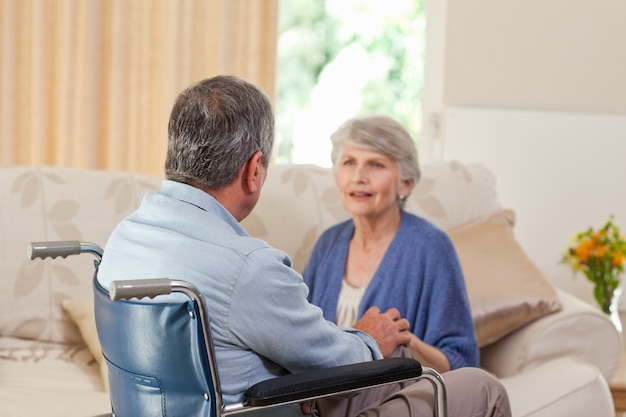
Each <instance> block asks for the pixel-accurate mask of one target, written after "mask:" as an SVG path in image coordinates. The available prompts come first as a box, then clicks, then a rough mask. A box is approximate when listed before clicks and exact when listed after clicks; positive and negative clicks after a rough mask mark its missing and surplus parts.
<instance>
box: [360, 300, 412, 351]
mask: <svg viewBox="0 0 626 417" xmlns="http://www.w3.org/2000/svg"><path fill="white" fill-rule="evenodd" d="M352 327H354V328H355V329H358V330H361V331H363V332H365V333H367V334H369V335H370V336H372V337H373V338H374V340H376V343H378V347H379V348H380V351H381V352H382V354H383V356H384V357H388V356H389V355H390V354H391V353H392V352H393V351H394V349H395V348H396V347H398V346H400V345H405V346H408V345H409V343H410V342H411V333H410V332H409V321H408V320H407V319H403V318H402V317H401V316H400V312H399V311H398V310H397V309H395V308H390V309H389V310H387V311H386V312H384V313H381V312H380V310H379V309H378V307H370V308H369V309H368V310H367V311H366V312H365V314H363V317H361V319H360V320H359V321H357V322H356V323H354V326H352Z"/></svg>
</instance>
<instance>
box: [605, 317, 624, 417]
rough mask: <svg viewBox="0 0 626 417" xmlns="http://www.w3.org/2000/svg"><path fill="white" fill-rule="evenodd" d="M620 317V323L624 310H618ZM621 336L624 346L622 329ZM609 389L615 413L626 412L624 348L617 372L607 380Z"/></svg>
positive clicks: (622, 319)
mask: <svg viewBox="0 0 626 417" xmlns="http://www.w3.org/2000/svg"><path fill="white" fill-rule="evenodd" d="M620 319H621V321H622V323H626V312H622V311H620ZM622 336H623V337H624V346H626V335H624V330H622ZM609 389H610V390H611V395H612V396H613V403H614V404H615V411H616V412H617V413H624V412H626V350H625V351H624V352H623V353H622V359H621V360H620V363H619V368H618V369H617V372H616V373H615V375H614V376H613V378H611V380H610V381H609ZM619 415H621V414H619Z"/></svg>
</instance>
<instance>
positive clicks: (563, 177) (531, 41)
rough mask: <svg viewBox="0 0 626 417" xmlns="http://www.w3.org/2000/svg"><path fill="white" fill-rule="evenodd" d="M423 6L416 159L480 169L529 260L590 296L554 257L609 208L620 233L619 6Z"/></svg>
mask: <svg viewBox="0 0 626 417" xmlns="http://www.w3.org/2000/svg"><path fill="white" fill-rule="evenodd" d="M428 1H429V0H427V2H428ZM430 1H431V8H430V10H434V11H435V13H433V16H428V18H427V19H431V17H433V18H434V19H435V23H434V24H433V26H432V27H431V31H430V32H428V36H430V38H429V39H427V50H426V53H427V55H426V59H427V60H428V57H429V48H430V54H431V56H435V57H436V58H437V60H436V62H435V65H434V69H431V70H430V71H427V72H426V80H425V82H426V86H425V90H428V95H426V96H425V100H427V102H425V103H424V108H425V109H426V112H427V113H426V114H425V115H424V117H425V123H426V126H425V132H426V135H425V137H423V140H425V141H426V142H427V146H426V149H427V150H428V151H427V152H425V153H423V154H422V156H424V157H426V158H424V159H428V157H434V158H443V159H451V158H454V159H459V160H461V161H464V162H469V161H479V162H483V163H485V164H486V165H487V166H489V167H490V168H491V169H492V170H493V171H494V172H495V173H496V175H497V177H498V187H499V192H500V195H501V198H502V201H503V203H504V205H506V206H508V207H510V208H513V209H514V210H515V211H516V212H517V215H518V222H517V226H516V228H515V233H516V235H517V237H518V238H519V240H520V243H521V244H522V246H524V248H525V249H526V250H527V252H528V253H529V255H530V256H531V258H532V259H533V260H534V261H535V262H536V263H537V264H538V266H539V267H540V268H541V269H542V270H543V271H544V273H545V274H546V275H547V276H548V278H549V279H550V280H552V281H553V282H554V283H556V284H557V285H559V286H561V287H563V288H565V289H567V290H569V291H571V292H573V293H575V294H576V295H578V296H580V297H582V298H584V299H587V300H592V298H591V294H590V289H589V285H590V284H588V283H586V282H585V280H584V278H582V277H578V278H572V276H571V273H570V272H569V270H568V269H567V268H566V267H564V266H562V265H559V264H558V260H559V255H560V252H561V251H562V250H563V249H564V248H565V245H566V244H567V242H568V240H569V239H570V237H571V236H572V234H573V233H574V232H576V231H578V230H580V229H582V228H585V227H588V226H599V225H600V224H601V223H602V222H603V221H604V220H606V218H607V217H608V215H609V214H611V213H614V214H615V216H616V218H617V221H618V223H619V224H620V225H621V226H622V228H624V229H626V25H625V24H624V22H626V1H623V0H600V1H597V2H589V1H586V0H527V1H525V2H512V1H502V0H474V1H470V2H468V1H464V0H430ZM432 2H437V3H438V5H437V7H432ZM427 11H428V7H427ZM428 21H430V22H432V20H428ZM428 21H427V22H428ZM433 48H434V49H433ZM433 50H434V52H433ZM432 81H434V82H432ZM429 82H432V83H431V84H430V85H429ZM425 92H426V91H425ZM432 120H435V121H436V120H439V126H435V125H434V124H432V123H431V124H430V125H428V124H429V123H430V122H431V121H432ZM622 304H624V302H623V303H622Z"/></svg>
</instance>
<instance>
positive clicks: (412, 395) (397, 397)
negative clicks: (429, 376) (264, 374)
mask: <svg viewBox="0 0 626 417" xmlns="http://www.w3.org/2000/svg"><path fill="white" fill-rule="evenodd" d="M396 352H397V354H396V353H395V352H394V355H393V356H407V355H410V351H409V350H408V349H401V350H400V351H398V350H397V351H396ZM441 376H442V377H443V380H444V383H445V385H446V395H447V405H448V417H510V416H511V406H510V404H509V397H508V395H507V392H506V390H505V389H504V386H503V385H502V384H501V383H500V381H498V380H497V379H496V378H494V377H493V376H492V375H491V374H489V373H487V372H485V371H483V370H482V369H479V368H461V369H456V370H453V371H449V372H445V373H443V374H442V375H441ZM434 401H435V400H434V391H433V385H432V383H431V382H430V381H427V380H420V381H417V382H414V383H410V382H409V383H404V384H391V385H386V386H382V387H377V388H372V389H369V390H366V391H363V392H362V393H360V394H359V395H357V396H355V397H352V398H337V397H330V398H322V399H319V400H317V410H318V413H319V416H320V417H356V416H363V417H374V416H377V417H418V416H419V417H430V416H433V415H434V409H433V405H434Z"/></svg>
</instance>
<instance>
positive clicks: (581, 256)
mask: <svg viewBox="0 0 626 417" xmlns="http://www.w3.org/2000/svg"><path fill="white" fill-rule="evenodd" d="M592 248H593V244H592V243H591V242H590V241H588V240H583V241H582V242H580V243H579V244H578V246H576V249H574V253H573V255H574V256H575V257H576V258H578V261H579V262H580V263H583V262H586V261H587V260H588V259H589V257H590V256H591V252H592Z"/></svg>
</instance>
